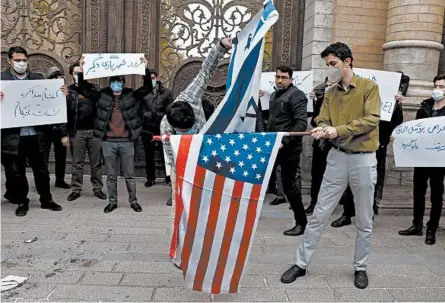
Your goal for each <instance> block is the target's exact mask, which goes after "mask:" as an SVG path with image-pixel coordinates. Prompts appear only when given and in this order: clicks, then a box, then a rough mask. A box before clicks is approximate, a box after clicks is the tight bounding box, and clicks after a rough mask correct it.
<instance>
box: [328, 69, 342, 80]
mask: <svg viewBox="0 0 445 303" xmlns="http://www.w3.org/2000/svg"><path fill="white" fill-rule="evenodd" d="M341 79H342V75H341V70H340V68H338V67H330V68H328V81H329V82H330V83H337V82H340V81H341Z"/></svg>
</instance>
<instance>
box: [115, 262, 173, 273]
mask: <svg viewBox="0 0 445 303" xmlns="http://www.w3.org/2000/svg"><path fill="white" fill-rule="evenodd" d="M114 271H115V272H127V273H155V274H164V273H167V274H172V273H175V272H181V271H180V270H179V269H177V268H176V267H175V266H174V265H173V263H172V262H171V261H170V262H149V261H123V262H119V263H117V265H116V267H115V268H114Z"/></svg>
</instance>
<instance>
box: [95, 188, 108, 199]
mask: <svg viewBox="0 0 445 303" xmlns="http://www.w3.org/2000/svg"><path fill="white" fill-rule="evenodd" d="M94 195H95V196H96V197H97V198H99V199H101V200H106V199H107V195H106V194H104V192H103V191H101V190H98V191H96V192H94Z"/></svg>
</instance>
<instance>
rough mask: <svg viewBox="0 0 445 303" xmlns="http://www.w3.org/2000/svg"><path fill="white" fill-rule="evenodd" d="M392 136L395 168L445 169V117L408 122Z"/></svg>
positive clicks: (400, 126)
mask: <svg viewBox="0 0 445 303" xmlns="http://www.w3.org/2000/svg"><path fill="white" fill-rule="evenodd" d="M392 135H393V136H394V137H395V139H394V143H393V148H394V161H395V164H396V167H445V117H436V118H427V119H419V120H412V121H408V122H406V123H403V124H401V125H399V126H398V127H397V128H396V129H395V130H394V132H393V133H392Z"/></svg>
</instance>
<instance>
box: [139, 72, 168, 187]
mask: <svg viewBox="0 0 445 303" xmlns="http://www.w3.org/2000/svg"><path fill="white" fill-rule="evenodd" d="M149 72H150V77H151V81H152V85H153V93H152V94H148V95H147V96H145V98H144V101H143V102H142V103H141V111H142V117H143V118H142V133H141V137H142V144H143V146H144V151H145V174H146V177H147V182H145V187H151V186H153V185H154V184H155V180H156V168H155V158H154V151H155V146H154V143H153V142H152V140H153V136H159V135H160V134H161V130H160V127H161V121H162V118H163V117H164V116H165V113H166V112H167V107H168V106H169V105H170V104H171V103H172V102H173V96H172V92H171V90H169V89H168V88H166V87H164V85H163V84H162V82H161V81H160V80H159V79H158V74H157V73H156V71H155V70H153V69H150V71H149ZM161 154H163V153H161Z"/></svg>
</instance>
